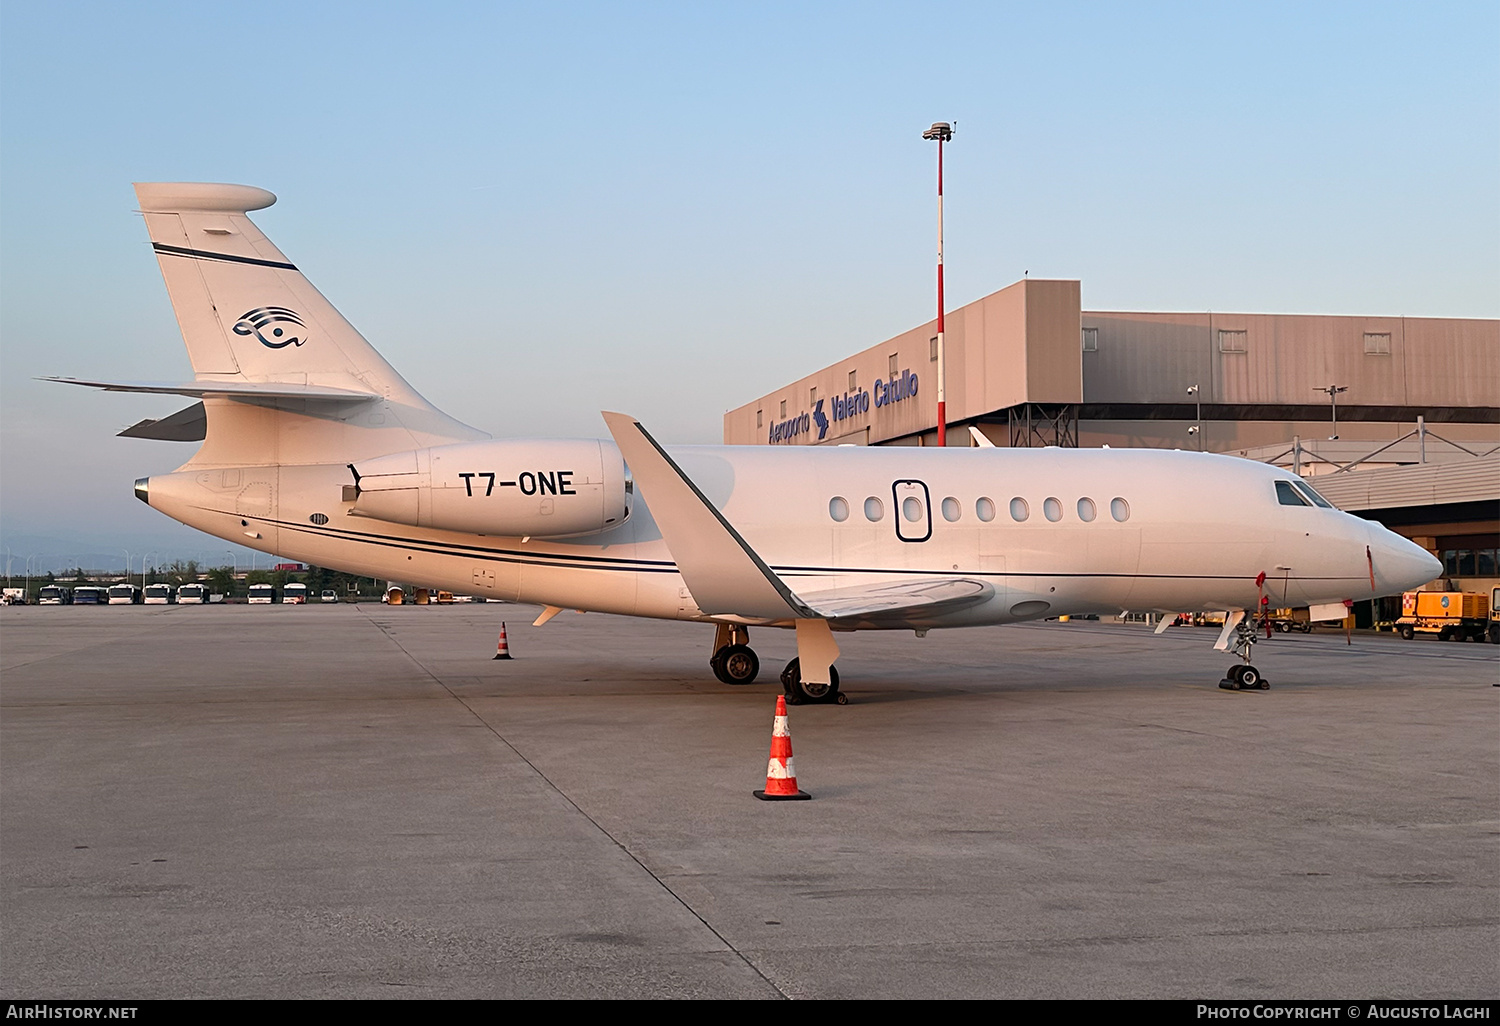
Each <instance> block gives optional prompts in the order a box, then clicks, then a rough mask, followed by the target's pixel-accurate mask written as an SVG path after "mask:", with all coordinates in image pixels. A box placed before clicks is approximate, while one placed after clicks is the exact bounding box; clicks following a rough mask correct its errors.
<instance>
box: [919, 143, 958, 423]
mask: <svg viewBox="0 0 1500 1026" xmlns="http://www.w3.org/2000/svg"><path fill="white" fill-rule="evenodd" d="M922 138H923V139H936V140H937V144H938V179H937V182H938V190H937V197H938V252H937V308H938V314H937V444H938V447H939V448H942V447H944V446H946V445H947V444H948V396H947V391H948V390H947V367H946V366H945V364H946V354H945V353H944V351H943V349H944V346H943V342H944V339H943V313H944V310H943V307H944V303H943V143H945V142H948V141H949V140H950V139H952V138H953V126H952V125H950V124H948V123H947V122H946V121H938V122H936V123H934V124H933V126H932V127H931V128H929V129H928V130H927V131H925V132H923V133H922Z"/></svg>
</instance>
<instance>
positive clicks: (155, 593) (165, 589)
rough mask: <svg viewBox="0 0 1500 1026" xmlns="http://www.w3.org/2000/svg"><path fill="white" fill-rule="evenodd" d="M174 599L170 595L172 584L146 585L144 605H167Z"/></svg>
mask: <svg viewBox="0 0 1500 1026" xmlns="http://www.w3.org/2000/svg"><path fill="white" fill-rule="evenodd" d="M176 601H177V600H176V599H175V598H173V596H172V586H171V585H170V584H148V585H146V605H148V606H167V605H171V604H172V603H173V602H176Z"/></svg>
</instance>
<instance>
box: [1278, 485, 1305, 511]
mask: <svg viewBox="0 0 1500 1026" xmlns="http://www.w3.org/2000/svg"><path fill="white" fill-rule="evenodd" d="M1276 501H1277V502H1279V503H1281V504H1282V505H1283V506H1311V505H1312V503H1310V502H1308V501H1307V500H1306V499H1304V498H1303V497H1302V493H1300V492H1298V491H1297V489H1295V488H1293V487H1292V483H1291V482H1290V481H1277V482H1276Z"/></svg>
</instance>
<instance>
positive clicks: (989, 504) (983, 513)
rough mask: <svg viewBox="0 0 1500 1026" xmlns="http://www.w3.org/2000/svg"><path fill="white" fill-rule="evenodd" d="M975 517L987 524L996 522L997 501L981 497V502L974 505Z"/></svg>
mask: <svg viewBox="0 0 1500 1026" xmlns="http://www.w3.org/2000/svg"><path fill="white" fill-rule="evenodd" d="M974 515H975V516H976V517H978V518H979V519H980V520H983V521H984V522H985V523H986V524H987V523H989V522H990V521H991V520H994V519H995V500H994V499H991V498H990V497H988V496H981V497H980V499H979V501H978V502H976V503H974Z"/></svg>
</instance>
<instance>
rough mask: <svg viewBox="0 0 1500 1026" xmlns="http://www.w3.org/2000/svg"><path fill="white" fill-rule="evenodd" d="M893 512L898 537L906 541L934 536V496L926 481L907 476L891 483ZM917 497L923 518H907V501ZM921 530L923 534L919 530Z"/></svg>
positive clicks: (923, 539) (921, 540) (918, 540)
mask: <svg viewBox="0 0 1500 1026" xmlns="http://www.w3.org/2000/svg"><path fill="white" fill-rule="evenodd" d="M891 499H892V500H893V501H892V509H891V512H892V513H893V514H894V515H895V522H896V537H897V538H900V539H901V540H902V541H904V542H924V541H926V540H927V539H929V538H931V537H932V496H931V494H930V493H929V492H928V491H927V485H926V483H925V482H922V481H918V480H916V479H914V478H907V479H903V480H900V481H894V482H892V483H891ZM907 499H916V500H917V501H918V502H920V503H921V504H922V518H921V519H920V520H916V521H911V520H907V519H906V510H905V502H906V500H907ZM919 530H920V531H921V536H920V537H918V536H917V532H918V531H919Z"/></svg>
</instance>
